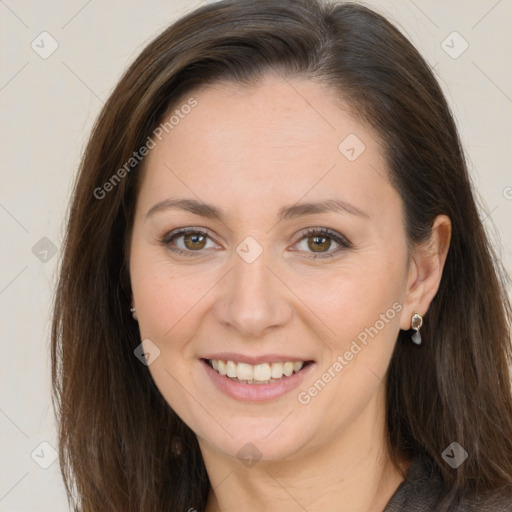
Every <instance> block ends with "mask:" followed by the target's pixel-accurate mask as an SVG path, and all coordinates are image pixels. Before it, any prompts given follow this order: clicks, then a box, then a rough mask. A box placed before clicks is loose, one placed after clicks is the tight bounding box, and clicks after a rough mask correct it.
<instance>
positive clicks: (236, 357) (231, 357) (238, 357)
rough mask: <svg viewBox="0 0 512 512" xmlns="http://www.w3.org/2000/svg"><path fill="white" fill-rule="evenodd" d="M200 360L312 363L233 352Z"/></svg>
mask: <svg viewBox="0 0 512 512" xmlns="http://www.w3.org/2000/svg"><path fill="white" fill-rule="evenodd" d="M202 359H207V360H211V359H218V360H221V361H233V362H235V363H247V364H251V365H256V364H263V363H286V362H289V361H291V362H296V361H303V362H308V361H312V359H311V358H303V357H301V356H286V355H282V354H262V355H259V356H249V355H246V354H238V353H235V352H222V353H215V354H210V355H208V356H204V357H203V358H202Z"/></svg>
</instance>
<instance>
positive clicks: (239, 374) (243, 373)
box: [210, 359, 304, 384]
mask: <svg viewBox="0 0 512 512" xmlns="http://www.w3.org/2000/svg"><path fill="white" fill-rule="evenodd" d="M210 363H211V365H212V367H213V369H214V370H215V371H217V372H218V373H220V374H221V375H227V376H228V377H230V378H232V379H238V380H239V381H244V382H246V383H249V384H263V383H265V384H266V383H269V382H273V381H274V380H278V379H281V378H282V377H283V376H285V377H290V376H291V375H293V374H294V373H297V372H298V371H300V370H301V368H302V367H303V366H304V362H303V361H287V362H286V363H272V364H269V363H262V364H256V365H252V364H247V363H235V362H234V361H223V360H220V359H211V360H210Z"/></svg>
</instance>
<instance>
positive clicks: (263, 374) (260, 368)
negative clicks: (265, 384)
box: [238, 363, 270, 381]
mask: <svg viewBox="0 0 512 512" xmlns="http://www.w3.org/2000/svg"><path fill="white" fill-rule="evenodd" d="M248 366H250V365H248ZM238 367H240V364H239V365H238ZM253 368H254V372H253V373H254V377H253V379H254V380H259V381H262V380H270V365H269V364H268V363H263V364H257V365H255V366H254V367H253ZM238 378H239V379H240V380H249V379H242V378H240V377H238Z"/></svg>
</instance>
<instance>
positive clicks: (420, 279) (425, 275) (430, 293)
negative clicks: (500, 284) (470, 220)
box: [400, 215, 452, 330]
mask: <svg viewBox="0 0 512 512" xmlns="http://www.w3.org/2000/svg"><path fill="white" fill-rule="evenodd" d="M451 234H452V223H451V221H450V218H449V217H448V216H446V215H438V216H437V217H436V219H435V221H434V224H433V226H432V231H431V235H430V238H429V240H428V241H427V242H425V243H424V244H420V245H417V246H416V247H415V249H414V251H413V254H412V256H411V261H410V264H409V273H408V277H407V286H406V292H405V299H404V302H403V305H404V308H403V310H402V315H401V318H400V328H401V329H403V330H408V329H410V328H411V317H412V315H413V314H414V313H419V314H420V315H421V316H424V315H425V314H426V312H427V311H428V308H429V306H430V303H431V302H432V299H433V298H434V297H435V295H436V293H437V290H438V289H439V284H440V283H441V276H442V274H443V268H444V264H445V262H446V256H447V255H448V249H449V247H450V239H451Z"/></svg>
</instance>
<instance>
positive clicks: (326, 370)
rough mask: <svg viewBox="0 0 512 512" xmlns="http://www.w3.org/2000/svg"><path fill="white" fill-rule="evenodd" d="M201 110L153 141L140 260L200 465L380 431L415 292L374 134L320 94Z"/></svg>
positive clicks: (232, 94)
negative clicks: (392, 364)
mask: <svg viewBox="0 0 512 512" xmlns="http://www.w3.org/2000/svg"><path fill="white" fill-rule="evenodd" d="M191 96H193V98H195V100H196V102H197V105H196V106H195V107H194V108H190V109H189V108H184V109H182V110H180V105H177V106H176V107H175V108H176V109H178V110H180V113H181V116H179V122H176V120H174V123H172V125H168V127H167V128H168V133H167V134H166V133H165V131H163V133H164V136H163V137H162V138H161V139H162V140H161V141H159V140H158V138H156V137H154V140H155V142H156V143H157V144H156V147H154V148H153V149H151V150H150V152H149V155H148V156H147V158H146V161H145V169H144V171H143V176H142V180H143V181H142V185H141V189H140V193H139V195H138V199H137V206H136V214H135V222H134V227H133V236H132V242H131V254H130V273H131V282H132V288H133V303H134V306H135V307H136V310H137V319H138V322H139V327H140V333H141V339H143V340H146V341H145V342H144V347H145V350H146V352H148V353H149V354H151V359H150V361H151V364H150V365H149V370H150V372H151V375H152V377H153V378H154V380H155V382H156V385H157V386H158V388H159V389H160V391H161V393H162V395H163V396H164V397H165V399H166V401H167V402H168V403H169V405H170V406H171V407H172V408H173V409H174V410H175V411H176V412H177V414H178V415H179V416H180V417H181V418H182V419H183V420H184V421H185V422H186V423H187V424H188V425H189V427H190V428H191V429H192V430H193V431H194V432H195V433H196V434H197V436H198V438H199V441H200V443H201V446H202V448H203V449H210V450H211V451H215V452H217V453H224V454H228V455H232V456H238V457H239V458H242V457H245V456H248V457H249V458H251V457H252V458H260V457H261V458H263V459H268V460H272V459H282V458H285V457H293V456H296V455H297V454H300V453H303V454H304V453H308V452H311V451H312V450H318V449H319V448H320V447H321V446H322V445H324V446H333V444H332V443H333V442H336V439H339V438H341V436H342V435H343V433H345V432H347V431H348V430H349V429H351V428H352V429H353V428H354V427H355V426H356V425H358V424H359V422H361V421H362V418H366V419H365V421H366V422H367V424H368V423H371V424H373V425H374V427H373V428H375V429H377V430H379V429H380V428H381V423H382V421H383V419H384V417H383V413H384V393H383V391H384V381H385V373H386V369H387V367H388V363H389V360H390V357H391V354H392V351H393V347H394V344H395V340H396V338H397V335H398V331H399V329H400V328H403V329H408V328H409V327H410V308H409V309H408V308H407V307H406V304H405V301H406V293H405V292H406V290H407V286H408V282H409V280H410V277H411V276H410V272H409V268H410V267H409V264H408V263H409V262H408V254H407V245H406V238H405V232H404V223H403V222H404V219H403V212H402V202H401V199H400V197H399V195H398V193H397V192H396V191H395V189H394V188H392V186H391V185H390V183H389V182H388V178H387V169H386V165H385V162H384V159H383V155H382V152H381V149H380V147H379V145H378V142H377V139H376V136H375V134H374V133H372V132H371V131H370V130H369V129H368V128H367V127H366V126H364V125H363V124H361V123H360V122H358V121H356V120H355V119H354V117H352V115H351V114H350V112H349V111H348V109H344V108H343V107H342V103H341V101H339V99H338V98H337V96H336V95H335V93H334V92H333V91H331V90H329V89H326V88H325V87H324V86H322V85H319V84H318V83H316V82H313V81H308V80H300V79H298V78H294V79H291V78H288V79H287V80H283V79H279V78H276V77H266V78H265V80H262V81H261V82H259V83H258V84H257V85H255V86H251V87H242V86H239V85H236V84H217V85H215V86H209V87H207V88H204V89H201V90H199V91H197V92H196V93H195V94H191ZM187 99H188V98H185V100H183V104H186V102H187ZM190 104H193V102H191V103H190ZM185 111H186V112H189V113H188V114H184V112H185ZM169 126H172V129H169ZM159 133H160V132H159ZM206 205H208V207H207V206H206ZM185 229H186V230H190V231H191V233H188V234H187V233H183V232H181V230H185ZM147 340H150V341H147ZM294 363H297V364H294ZM212 366H213V367H214V368H215V369H214V368H212ZM226 372H227V375H222V373H226ZM291 372H293V373H292V374H291V375H290V373H291ZM295 372H296V373H295ZM379 431H380V430H379Z"/></svg>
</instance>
